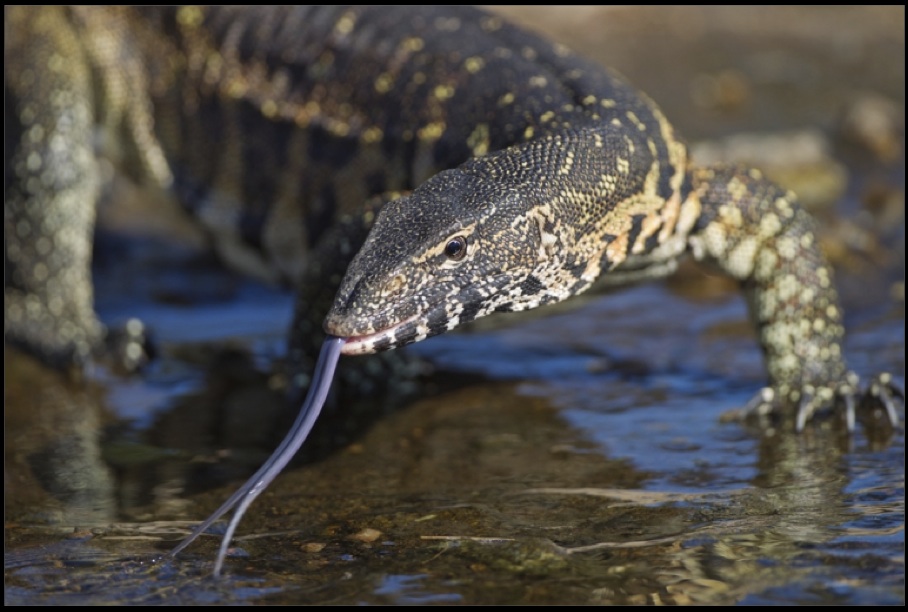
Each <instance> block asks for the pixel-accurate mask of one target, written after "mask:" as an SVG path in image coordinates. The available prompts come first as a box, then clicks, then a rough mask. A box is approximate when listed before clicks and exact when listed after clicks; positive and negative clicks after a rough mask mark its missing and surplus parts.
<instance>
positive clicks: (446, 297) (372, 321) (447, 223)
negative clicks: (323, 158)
mask: <svg viewBox="0 0 908 612" xmlns="http://www.w3.org/2000/svg"><path fill="white" fill-rule="evenodd" d="M489 168H490V165H489V164H479V163H472V162H468V163H467V164H464V165H463V166H461V167H459V168H456V169H454V170H448V171H445V172H442V173H440V174H437V175H436V176H434V177H433V178H431V179H430V180H428V181H427V182H426V183H424V184H423V185H421V186H420V187H419V188H417V189H416V190H415V191H413V192H412V193H411V194H410V195H408V196H405V197H403V198H400V199H398V200H394V201H391V202H388V203H387V204H385V206H384V207H383V208H382V210H381V211H380V213H379V214H378V217H377V219H376V221H375V225H374V226H373V228H372V230H371V231H370V233H369V235H368V237H367V238H366V241H365V243H364V244H363V246H362V248H361V250H360V251H359V253H358V254H357V255H356V257H355V258H354V259H353V261H352V262H351V264H350V266H349V267H348V268H347V272H346V275H345V277H344V279H343V281H342V283H341V286H340V289H339V291H338V293H337V296H336V297H335V299H334V305H333V307H332V308H331V311H330V312H329V314H328V316H327V318H326V319H325V324H324V327H325V331H326V332H328V333H329V334H331V335H334V336H340V337H343V338H346V343H345V344H344V346H343V349H342V351H343V353H345V354H360V353H373V352H377V351H383V350H387V349H391V348H396V347H399V346H403V345H406V344H410V343H413V342H418V341H420V340H423V339H425V338H428V337H430V336H434V335H437V334H440V333H443V332H445V331H448V330H451V329H453V328H455V327H457V326H458V325H460V324H462V323H466V322H469V321H472V320H473V319H476V318H478V317H481V316H484V315H487V314H490V313H492V312H494V311H513V310H524V309H527V308H533V307H535V306H538V305H540V304H542V303H547V302H552V301H556V300H557V299H562V298H563V297H566V296H561V297H556V296H554V295H553V294H552V292H551V291H550V289H551V287H547V286H546V282H545V281H544V279H545V278H547V276H546V274H545V270H547V269H549V267H550V265H549V264H551V261H550V259H551V258H550V254H551V253H553V252H556V251H557V249H554V245H555V243H556V242H557V240H556V239H555V237H554V234H551V233H549V234H547V233H546V231H545V228H546V226H547V224H546V222H545V221H544V220H543V217H542V216H541V214H540V213H539V212H538V211H539V207H538V206H537V204H538V203H539V202H540V201H542V199H541V195H540V193H539V192H540V187H539V185H538V184H537V185H532V184H528V183H527V182H523V183H520V182H514V181H509V180H505V179H504V178H503V176H508V175H507V173H498V172H490V171H489ZM549 225H550V224H549Z"/></svg>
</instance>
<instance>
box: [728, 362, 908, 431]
mask: <svg viewBox="0 0 908 612" xmlns="http://www.w3.org/2000/svg"><path fill="white" fill-rule="evenodd" d="M785 403H786V402H785V401H784V395H783V394H782V393H781V392H780V391H779V390H777V389H775V388H773V387H764V388H763V389H761V390H760V391H759V392H758V393H757V394H756V395H754V397H753V398H751V400H750V401H748V402H747V404H746V405H745V406H744V407H743V408H742V409H741V410H738V411H735V412H734V413H733V414H732V415H731V417H732V418H733V419H734V420H755V421H757V422H758V423H760V424H761V425H765V424H766V423H767V420H768V419H770V418H772V417H773V416H781V415H783V414H784V412H785ZM898 403H901V404H902V405H904V403H905V392H904V391H903V390H902V389H901V388H900V387H899V386H898V385H897V384H896V383H895V381H894V380H893V378H892V375H891V374H889V373H886V372H884V373H881V374H878V375H876V376H875V377H874V378H873V379H872V380H871V381H870V384H869V385H868V387H867V388H866V390H864V391H862V390H861V384H860V378H859V377H858V375H857V374H855V373H854V372H847V373H846V375H845V380H843V381H841V382H840V383H838V384H837V385H836V386H835V387H827V386H820V387H815V386H813V385H805V386H804V387H803V388H802V389H801V390H800V394H799V397H798V399H797V412H796V413H795V431H797V432H798V433H801V432H803V431H804V429H805V428H806V427H807V423H808V422H809V421H810V420H811V419H813V417H814V415H815V414H817V412H819V411H821V410H823V409H826V408H833V407H835V406H838V405H841V406H842V407H843V408H844V411H845V425H846V428H847V430H848V433H853V432H854V430H855V423H856V421H857V412H858V408H859V407H862V406H866V407H867V408H872V407H876V406H881V407H882V408H883V409H884V410H885V411H886V418H887V420H888V422H889V424H890V425H891V426H892V427H893V428H895V427H898V425H899V415H898V408H897V405H898Z"/></svg>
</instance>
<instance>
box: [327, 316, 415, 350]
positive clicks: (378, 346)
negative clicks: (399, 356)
mask: <svg viewBox="0 0 908 612" xmlns="http://www.w3.org/2000/svg"><path fill="white" fill-rule="evenodd" d="M419 319H420V316H419V315H413V316H412V317H410V318H408V319H404V320H403V321H401V322H400V323H397V324H395V325H392V326H391V327H388V328H385V329H382V330H379V331H377V332H374V333H371V334H365V335H362V336H347V337H346V338H345V340H346V341H345V342H344V344H343V346H342V347H341V353H342V354H344V355H367V354H369V353H378V352H381V351H387V350H390V349H393V348H397V347H400V346H404V345H405V344H412V343H413V342H419V341H420V340H424V339H425V338H428V337H429V336H430V335H432V334H430V331H429V327H428V326H427V325H425V324H424V323H423V324H420V323H418V321H419Z"/></svg>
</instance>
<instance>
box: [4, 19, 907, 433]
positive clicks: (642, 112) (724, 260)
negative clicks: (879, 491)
mask: <svg viewBox="0 0 908 612" xmlns="http://www.w3.org/2000/svg"><path fill="white" fill-rule="evenodd" d="M6 20H7V27H6V33H7V36H6V42H5V52H6V53H5V60H6V81H5V85H6V87H5V102H6V113H7V114H6V119H7V120H6V125H7V128H8V130H7V135H6V142H7V151H8V155H7V168H6V175H7V182H6V188H5V207H4V213H5V214H4V230H5V238H6V241H5V244H6V250H5V256H6V270H7V274H6V278H7V281H6V291H5V302H6V339H7V341H9V342H12V343H14V344H16V345H18V346H20V347H22V348H25V349H26V350H28V351H30V352H32V353H34V354H36V355H38V356H39V357H41V358H42V359H44V360H45V361H46V362H48V363H53V364H57V365H66V364H70V363H74V362H75V363H79V362H82V361H84V360H86V359H89V358H91V356H92V355H93V354H94V353H96V352H97V351H98V348H99V346H100V345H101V342H102V340H103V338H104V329H103V326H102V325H101V324H100V322H99V321H98V320H97V317H96V316H95V313H94V311H93V305H92V285H91V279H90V271H89V270H90V268H89V264H90V257H91V242H92V233H93V224H94V215H95V205H96V203H97V200H98V198H99V194H100V193H101V191H102V187H103V173H102V172H101V166H102V164H101V161H100V160H101V157H106V158H107V159H110V160H111V161H113V162H114V163H115V164H116V165H117V166H118V167H119V168H120V169H122V170H124V171H126V172H128V173H130V174H132V175H134V176H136V177H138V178H139V179H141V180H143V181H145V182H147V183H149V184H153V185H156V186H158V187H161V188H170V189H172V191H173V192H174V193H175V194H176V195H177V196H178V197H179V199H180V200H181V201H182V203H183V204H184V205H185V207H186V209H187V210H188V211H189V212H190V213H191V214H192V215H193V216H194V217H195V218H196V219H197V220H198V221H199V222H200V224H201V225H202V226H203V227H204V228H205V229H206V230H207V232H208V235H209V236H210V237H211V242H212V246H213V247H214V248H215V249H216V250H217V251H218V252H219V253H220V254H221V255H222V257H223V258H224V259H225V260H226V261H227V262H228V263H229V264H231V265H232V266H233V267H235V268H237V269H239V270H241V271H245V272H248V273H251V274H255V275H257V276H259V277H261V278H264V279H267V280H271V281H276V282H286V283H290V284H293V285H295V286H296V287H297V288H298V292H299V300H298V308H297V316H296V320H295V323H294V329H293V331H292V337H293V338H292V350H293V351H294V352H295V355H296V354H298V356H299V358H300V359H302V358H304V357H305V356H309V357H311V356H312V355H314V354H315V351H314V345H315V344H316V343H315V341H314V340H313V339H312V338H313V337H314V334H312V333H311V332H312V331H313V330H314V329H315V327H316V326H317V325H318V323H319V322H320V321H321V319H322V317H323V316H324V313H325V312H326V311H327V310H328V308H329V306H330V301H331V298H330V296H331V295H332V294H333V293H334V291H335V289H336V288H337V286H338V285H339V284H341V277H342V276H343V279H344V280H343V283H342V284H341V286H340V290H339V291H338V293H337V297H336V298H335V300H334V303H333V307H331V309H330V313H329V314H328V317H327V319H325V323H324V327H325V329H326V330H327V331H328V332H329V333H331V334H334V335H339V336H344V337H347V338H349V340H348V342H347V343H346V345H345V352H347V353H366V352H374V351H378V350H383V349H389V348H393V347H396V346H401V345H404V344H408V343H410V342H415V341H417V340H421V339H423V338H426V337H429V336H431V335H435V334H438V333H442V332H444V331H446V330H449V329H453V328H454V327H456V326H457V325H459V324H461V323H464V322H466V321H469V320H472V319H475V318H476V317H479V316H483V315H486V314H489V313H491V312H494V311H516V310H524V309H527V308H535V307H537V306H541V305H544V304H548V303H552V302H557V301H561V300H564V299H566V298H569V297H571V296H573V295H577V294H578V293H580V292H582V291H584V290H586V289H587V288H588V287H589V286H590V285H591V284H592V283H593V282H595V281H596V280H597V279H598V278H600V277H603V276H604V277H607V278H610V279H613V280H616V281H623V280H630V279H634V280H636V279H640V278H644V279H645V278H658V277H662V276H665V275H667V274H669V273H671V272H672V271H673V270H674V268H675V267H676V266H677V262H678V260H679V258H681V257H682V256H684V255H685V254H686V253H692V254H693V255H694V256H695V257H698V258H700V259H705V260H708V261H710V262H712V263H713V264H715V265H716V266H718V267H719V268H720V269H722V270H724V271H725V272H727V273H729V274H731V275H732V276H733V277H734V278H736V279H738V280H739V281H740V282H741V284H742V287H743V289H744V291H745V293H746V294H747V296H748V300H749V302H750V303H751V306H752V313H753V315H754V320H755V323H756V326H757V328H758V330H759V340H760V344H761V346H762V348H763V350H764V353H765V355H766V362H767V367H768V372H769V387H768V389H769V391H765V392H763V393H761V394H760V396H759V397H758V399H757V400H755V402H754V403H753V404H752V406H751V407H752V408H753V409H754V410H756V411H762V410H765V409H766V407H767V406H768V407H769V408H770V410H775V409H778V408H785V409H786V411H787V412H792V411H791V410H788V409H787V407H788V406H792V405H793V406H796V407H799V409H798V410H797V413H798V415H799V416H798V424H799V426H802V425H803V423H804V422H806V420H807V419H808V418H809V417H810V416H811V415H812V414H813V412H814V411H815V409H816V408H817V407H818V406H822V405H826V404H829V403H831V402H833V401H835V399H836V398H837V397H840V398H843V399H844V400H845V402H844V403H845V404H846V405H847V406H851V407H852V408H853V406H854V404H855V403H856V402H857V401H858V400H859V399H860V393H859V391H858V387H857V384H856V382H855V380H854V377H853V376H851V375H850V374H848V372H847V368H846V366H845V363H844V360H843V357H842V354H841V340H842V335H843V330H842V325H841V309H840V307H839V304H838V298H837V296H836V292H835V288H834V285H833V281H832V276H831V271H830V269H829V266H828V265H827V264H826V263H825V261H824V260H823V257H822V254H821V253H820V252H819V250H818V246H817V240H816V239H815V236H814V234H813V226H812V222H811V221H810V219H809V218H808V217H807V215H806V213H804V212H803V211H802V210H801V209H800V208H798V206H797V203H796V201H795V198H794V197H793V196H792V195H790V194H785V193H783V192H782V191H781V190H779V189H778V188H777V187H775V186H773V185H771V184H770V183H768V182H767V181H765V180H763V179H761V178H759V176H758V175H757V174H756V173H755V172H753V171H750V170H746V169H708V168H707V169H700V168H696V167H695V166H694V165H693V164H692V163H691V162H690V160H688V157H687V150H686V147H685V146H684V144H683V143H682V142H681V141H680V140H679V138H678V137H677V136H676V134H675V132H674V130H673V128H672V126H671V124H670V123H669V122H668V121H667V119H666V118H665V117H664V116H663V115H662V113H661V111H660V110H659V109H658V107H657V106H656V105H655V104H654V103H653V102H652V101H650V100H649V99H648V98H647V97H646V96H644V95H642V94H640V93H639V92H637V91H636V90H634V89H633V88H632V87H631V86H629V85H628V84H627V83H626V82H625V81H624V80H623V79H622V78H621V77H620V76H618V75H616V74H614V73H612V72H610V71H609V70H607V69H604V68H602V67H600V66H598V65H596V64H593V63H591V62H589V61H586V60H584V59H582V58H580V57H578V56H576V55H574V54H572V53H571V52H570V51H569V50H568V49H567V48H565V47H564V46H562V45H558V44H552V43H549V42H547V41H545V40H543V39H541V38H539V37H537V36H534V35H532V34H529V33H527V32H524V31H522V30H520V29H518V28H515V27H513V26H510V25H508V24H507V23H505V22H503V20H501V19H500V18H498V17H494V16H491V15H487V14H485V13H483V12H481V11H478V10H475V9H471V8H467V7H447V8H437V7H422V8H420V7H415V8H414V7H251V8H239V7H210V8H209V7H141V8H130V7H45V8H34V7H10V8H8V9H7V11H6ZM393 192H412V193H410V194H409V195H407V196H405V197H403V198H399V199H394V200H393V201H391V202H389V203H388V204H386V205H385V206H383V207H382V206H380V205H379V204H377V203H376V199H375V198H376V197H378V196H382V195H383V194H390V193H393ZM377 210H378V211H379V212H378V213H377V216H376V211H377ZM373 225H374V227H373ZM370 229H371V232H369V233H368V238H365V243H364V244H363V245H362V249H361V250H360V251H359V254H358V255H356V257H355V258H353V260H352V262H350V259H351V257H352V256H353V254H354V253H355V252H356V251H357V249H358V248H359V246H360V245H361V243H362V240H363V236H365V235H366V233H367V232H368V231H369V230H370ZM348 263H349V266H348ZM871 389H875V390H876V391H874V394H875V395H876V396H877V397H878V398H879V399H881V400H882V401H883V403H884V405H886V406H887V408H888V409H889V411H890V414H891V415H894V410H895V409H894V396H895V395H897V394H898V391H897V390H895V389H894V387H892V384H891V380H890V379H889V378H888V377H886V376H883V377H882V378H880V379H878V380H877V381H876V382H875V383H874V384H873V385H871ZM852 408H849V414H850V413H852V412H853V409H852Z"/></svg>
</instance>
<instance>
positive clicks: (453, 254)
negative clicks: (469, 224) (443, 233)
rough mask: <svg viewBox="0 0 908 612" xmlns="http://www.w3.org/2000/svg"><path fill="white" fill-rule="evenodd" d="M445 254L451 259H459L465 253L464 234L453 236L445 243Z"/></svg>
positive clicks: (465, 240) (465, 241)
mask: <svg viewBox="0 0 908 612" xmlns="http://www.w3.org/2000/svg"><path fill="white" fill-rule="evenodd" d="M445 255H446V256H447V258H448V259H450V260H453V261H460V260H461V259H463V258H464V257H466V255H467V239H466V237H465V236H454V237H453V238H451V239H450V240H448V244H446V245H445Z"/></svg>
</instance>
